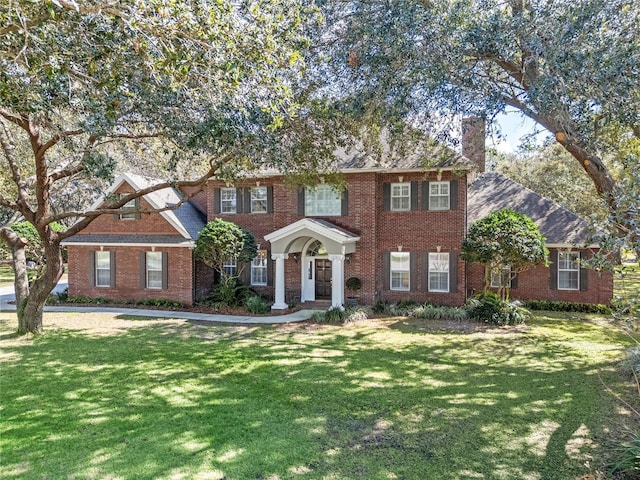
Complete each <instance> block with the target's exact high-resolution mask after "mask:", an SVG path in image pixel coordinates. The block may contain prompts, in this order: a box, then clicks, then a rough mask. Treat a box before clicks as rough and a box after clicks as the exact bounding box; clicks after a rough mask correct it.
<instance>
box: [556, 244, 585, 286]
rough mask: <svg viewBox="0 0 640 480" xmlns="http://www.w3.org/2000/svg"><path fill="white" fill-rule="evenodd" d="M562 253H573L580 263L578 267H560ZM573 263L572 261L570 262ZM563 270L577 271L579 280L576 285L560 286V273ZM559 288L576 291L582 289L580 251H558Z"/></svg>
mask: <svg viewBox="0 0 640 480" xmlns="http://www.w3.org/2000/svg"><path fill="white" fill-rule="evenodd" d="M560 255H571V256H575V257H576V261H577V263H578V268H560ZM570 263H572V262H570ZM561 272H577V282H576V287H575V288H573V287H570V288H569V287H561V286H560V273H561ZM557 281H558V290H570V291H576V290H580V252H558V280H557Z"/></svg>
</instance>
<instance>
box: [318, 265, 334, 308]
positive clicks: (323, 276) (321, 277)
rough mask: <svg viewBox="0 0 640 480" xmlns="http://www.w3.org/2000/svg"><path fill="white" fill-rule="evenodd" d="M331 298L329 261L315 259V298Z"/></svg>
mask: <svg viewBox="0 0 640 480" xmlns="http://www.w3.org/2000/svg"><path fill="white" fill-rule="evenodd" d="M327 299H329V300H330V299H331V261H330V260H323V259H317V260H316V300H327Z"/></svg>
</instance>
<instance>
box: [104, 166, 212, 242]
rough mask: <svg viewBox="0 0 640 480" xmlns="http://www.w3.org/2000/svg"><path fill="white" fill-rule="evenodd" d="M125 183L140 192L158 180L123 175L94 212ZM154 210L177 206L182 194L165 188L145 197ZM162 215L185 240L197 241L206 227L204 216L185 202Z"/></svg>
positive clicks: (127, 174)
mask: <svg viewBox="0 0 640 480" xmlns="http://www.w3.org/2000/svg"><path fill="white" fill-rule="evenodd" d="M124 183H128V184H129V185H131V187H133V188H134V189H135V190H140V189H143V188H146V187H149V186H151V185H154V184H155V183H159V181H158V180H151V179H148V178H145V177H141V176H139V175H134V174H132V173H123V174H122V175H120V176H119V177H118V178H117V179H116V180H115V181H114V182H113V183H112V184H111V186H110V187H109V189H108V190H107V192H106V194H105V196H104V197H102V198H100V199H99V200H98V201H97V202H96V203H94V204H93V205H92V206H91V209H92V210H95V209H97V208H99V207H100V206H101V205H102V203H103V202H104V199H105V197H106V196H108V195H110V194H113V193H114V192H116V191H117V190H118V189H119V188H120V187H121V186H122V184H124ZM143 198H144V199H145V200H146V201H147V202H149V205H151V207H152V208H157V209H160V208H166V207H171V206H173V205H176V204H177V203H178V202H180V200H181V195H180V193H179V192H178V191H177V190H176V189H175V188H163V189H162V190H157V191H155V192H151V193H148V194H146V195H143ZM160 215H162V217H163V218H164V219H165V220H167V221H168V222H169V223H170V224H171V226H173V228H175V229H176V231H177V232H178V233H179V234H180V235H182V236H183V237H184V238H185V239H189V240H194V241H195V240H196V239H197V238H198V232H200V230H202V228H203V227H204V226H205V223H206V222H205V219H204V216H203V215H202V214H201V213H200V212H199V211H198V209H196V208H195V207H194V206H193V205H192V204H191V203H189V202H185V203H183V204H182V205H180V206H179V207H178V208H176V209H175V210H165V211H164V212H160Z"/></svg>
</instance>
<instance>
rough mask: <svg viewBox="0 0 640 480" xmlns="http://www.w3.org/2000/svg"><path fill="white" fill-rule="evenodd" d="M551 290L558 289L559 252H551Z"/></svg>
mask: <svg viewBox="0 0 640 480" xmlns="http://www.w3.org/2000/svg"><path fill="white" fill-rule="evenodd" d="M549 262H550V263H549V288H550V289H551V290H557V289H558V251H557V250H552V251H551V252H549Z"/></svg>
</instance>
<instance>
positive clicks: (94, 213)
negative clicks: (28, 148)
mask: <svg viewBox="0 0 640 480" xmlns="http://www.w3.org/2000/svg"><path fill="white" fill-rule="evenodd" d="M231 158H232V155H231V154H227V155H225V156H223V157H222V158H220V159H218V160H217V161H215V162H213V161H212V162H210V163H209V165H210V167H209V169H208V171H207V172H206V173H205V174H204V175H202V176H200V177H198V178H196V179H194V180H184V181H179V182H161V183H157V184H155V185H151V186H149V187H146V188H143V189H140V190H138V191H136V192H134V193H131V194H129V195H125V196H124V197H122V198H120V199H118V200H117V201H114V202H111V203H109V204H108V205H106V207H105V208H99V209H96V210H91V211H88V212H87V211H84V212H65V213H60V214H58V215H52V216H50V217H49V218H48V219H47V223H52V222H56V221H60V220H64V219H66V218H70V217H84V218H82V219H81V220H80V221H78V222H76V223H75V224H73V225H72V226H71V227H69V228H68V229H67V230H65V231H64V232H57V234H58V236H59V238H60V239H65V238H69V237H71V236H72V235H75V234H76V233H78V232H80V231H81V230H82V229H84V228H86V227H87V226H88V225H89V224H90V223H91V222H93V221H94V220H95V219H96V218H98V217H99V216H100V215H109V214H111V215H113V214H122V213H125V212H124V211H123V210H122V208H121V207H123V206H124V205H126V204H127V203H129V202H130V201H131V200H135V199H137V198H140V197H142V196H144V195H147V194H149V193H153V192H157V191H158V190H163V189H165V188H177V189H180V188H184V187H195V189H194V190H193V191H191V192H189V193H188V194H184V192H182V193H183V197H182V198H181V199H180V200H179V201H178V203H176V204H174V205H168V206H166V207H162V208H157V209H156V208H154V209H144V210H137V211H138V212H140V213H161V212H165V211H170V210H175V209H177V208H179V207H180V206H181V205H183V204H184V203H185V202H188V201H189V200H191V198H193V197H194V196H195V195H196V194H198V193H199V192H201V191H202V190H203V189H204V187H205V185H206V183H207V181H208V180H209V179H210V178H211V177H213V176H214V175H215V174H216V172H218V171H219V170H220V168H221V167H222V166H223V165H224V164H225V163H227V162H228V161H229V160H231ZM130 212H131V211H130V210H129V209H127V211H126V213H130Z"/></svg>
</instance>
